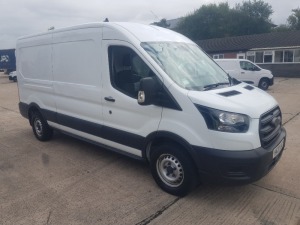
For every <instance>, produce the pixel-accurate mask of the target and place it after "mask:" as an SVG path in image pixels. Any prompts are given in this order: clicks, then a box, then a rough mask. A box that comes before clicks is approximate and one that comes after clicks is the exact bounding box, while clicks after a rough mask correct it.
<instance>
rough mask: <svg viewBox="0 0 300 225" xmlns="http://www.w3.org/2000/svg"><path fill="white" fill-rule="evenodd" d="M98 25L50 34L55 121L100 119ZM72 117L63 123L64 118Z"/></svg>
mask: <svg viewBox="0 0 300 225" xmlns="http://www.w3.org/2000/svg"><path fill="white" fill-rule="evenodd" d="M101 38H102V32H101V29H100V28H90V29H79V30H70V31H65V32H61V33H54V34H53V77H54V82H53V86H54V93H55V101H56V105H57V118H58V123H59V124H62V125H64V126H72V124H76V123H75V120H76V119H80V120H84V121H89V122H93V123H96V124H102V122H101V65H100V63H101V60H100V59H101V58H100V55H101V54H100V51H101ZM72 119H74V121H73V122H72V121H71V122H70V123H67V122H66V121H67V120H69V121H70V120H72Z"/></svg>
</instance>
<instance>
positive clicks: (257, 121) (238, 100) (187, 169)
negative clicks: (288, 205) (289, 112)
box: [16, 22, 286, 196]
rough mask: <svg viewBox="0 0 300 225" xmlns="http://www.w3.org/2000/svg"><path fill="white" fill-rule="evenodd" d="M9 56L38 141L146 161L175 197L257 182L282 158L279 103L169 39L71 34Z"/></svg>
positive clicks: (145, 34) (32, 40)
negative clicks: (56, 138) (199, 188)
mask: <svg viewBox="0 0 300 225" xmlns="http://www.w3.org/2000/svg"><path fill="white" fill-rule="evenodd" d="M16 55H17V76H18V88H19V96H20V103H19V109H20V113H21V114H22V116H24V117H25V118H27V119H28V120H29V123H30V125H31V126H32V129H33V133H34V135H35V136H36V138H37V139H38V140H40V141H47V140H50V139H51V137H52V134H53V130H58V131H61V132H63V133H66V134H69V135H71V136H73V137H77V138H80V139H82V140H86V141H88V142H91V143H94V144H97V145H99V146H103V147H105V148H107V149H110V150H112V151H116V152H119V153H121V154H125V155H128V156H130V157H133V158H136V159H141V160H145V161H147V162H149V164H150V167H151V172H152V175H153V177H154V180H155V181H156V183H157V184H158V185H159V186H160V187H161V188H162V189H163V190H165V191H166V192H168V193H171V194H173V195H179V196H183V195H186V194H187V193H188V192H189V191H190V190H191V189H193V188H194V187H195V186H196V185H197V184H199V182H200V181H218V182H229V183H249V182H253V181H256V180H258V179H260V178H261V177H263V176H264V175H266V174H267V173H268V172H269V171H270V170H271V169H272V168H273V167H274V165H275V164H276V163H277V162H278V161H279V159H280V157H281V155H282V152H283V149H284V146H285V137H286V131H285V129H284V128H283V126H282V114H281V110H280V107H279V105H278V103H277V102H276V100H275V99H274V98H273V97H271V96H270V95H269V94H267V93H266V92H264V91H262V90H260V89H258V88H256V87H253V86H250V85H247V84H245V83H240V82H237V81H236V80H235V79H232V78H231V77H230V76H228V75H227V74H226V73H225V72H224V71H223V70H222V69H221V68H220V67H219V66H218V65H217V64H216V63H215V62H214V61H213V60H211V59H210V57H208V56H207V55H206V54H205V53H204V52H203V51H202V50H201V49H200V48H199V47H198V46H197V45H196V44H195V43H194V42H192V41H191V40H189V39H188V38H186V37H184V36H182V35H181V34H178V33H176V32H173V31H171V30H168V29H164V28H160V27H156V26H151V25H141V24H134V23H110V22H108V23H91V24H85V25H78V26H74V27H69V28H63V29H57V30H50V31H48V32H45V33H40V34H36V35H30V36H25V37H21V38H19V39H18V41H17V47H16Z"/></svg>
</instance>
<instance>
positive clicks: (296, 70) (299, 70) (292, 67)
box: [257, 63, 300, 78]
mask: <svg viewBox="0 0 300 225" xmlns="http://www.w3.org/2000/svg"><path fill="white" fill-rule="evenodd" d="M257 65H259V66H260V67H261V68H263V69H267V70H271V71H272V74H273V75H274V76H275V77H298V78H300V63H290V64H287V63H285V64H257Z"/></svg>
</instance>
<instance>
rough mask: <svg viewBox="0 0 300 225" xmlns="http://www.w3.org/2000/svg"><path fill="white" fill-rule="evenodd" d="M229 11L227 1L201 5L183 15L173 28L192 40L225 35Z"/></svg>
mask: <svg viewBox="0 0 300 225" xmlns="http://www.w3.org/2000/svg"><path fill="white" fill-rule="evenodd" d="M230 11H231V9H230V8H229V5H228V3H220V4H219V5H216V4H209V5H203V6H202V7H200V8H199V9H197V10H195V11H194V12H193V13H192V14H190V15H188V16H186V17H184V18H183V20H182V21H181V22H180V23H179V24H178V26H177V27H176V28H175V30H176V31H178V32H180V33H182V34H184V35H186V36H188V37H189V38H191V39H194V40H197V39H198V40H199V39H207V38H214V37H222V36H227V35H229V34H227V33H228V26H225V24H227V23H228V21H226V20H228V18H229V15H230Z"/></svg>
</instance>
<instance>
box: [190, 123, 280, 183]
mask: <svg viewBox="0 0 300 225" xmlns="http://www.w3.org/2000/svg"><path fill="white" fill-rule="evenodd" d="M285 139H286V131H285V129H284V128H283V127H282V131H281V134H280V136H279V137H278V138H277V140H276V141H275V142H274V143H273V144H272V145H271V146H270V147H268V148H267V149H265V148H262V147H260V148H257V149H253V150H247V151H225V150H217V149H207V148H202V147H197V146H193V149H194V151H193V153H194V157H193V158H194V160H195V163H196V165H197V167H198V171H199V175H200V178H201V180H202V181H208V182H213V183H237V184H246V183H251V182H254V181H257V180H259V179H260V178H262V177H263V176H265V175H266V174H267V173H268V172H269V171H271V169H272V168H273V167H274V166H275V165H276V163H277V162H278V161H279V159H280V158H281V155H282V152H283V150H282V151H281V152H280V153H279V154H278V155H277V156H276V157H275V158H273V150H274V149H275V148H276V146H278V145H279V144H280V142H281V141H282V140H283V141H284V144H283V149H284V146H285Z"/></svg>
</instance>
